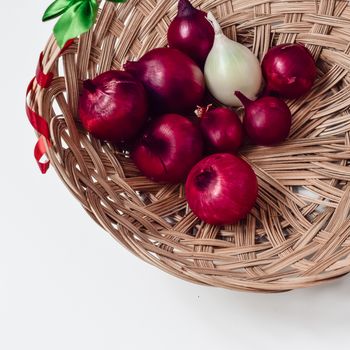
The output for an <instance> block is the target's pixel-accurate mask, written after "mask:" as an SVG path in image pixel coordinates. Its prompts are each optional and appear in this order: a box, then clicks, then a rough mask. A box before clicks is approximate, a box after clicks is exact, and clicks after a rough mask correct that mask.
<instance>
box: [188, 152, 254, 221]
mask: <svg viewBox="0 0 350 350" xmlns="http://www.w3.org/2000/svg"><path fill="white" fill-rule="evenodd" d="M185 190H186V198H187V201H188V204H189V206H190V208H191V209H192V211H193V212H194V213H195V214H196V215H197V216H198V217H199V218H200V219H201V220H203V221H205V222H206V223H208V224H213V225H224V224H227V225H228V224H234V223H235V222H237V221H238V220H240V219H243V218H244V217H245V216H246V215H247V214H248V213H249V212H250V211H251V209H252V208H253V206H254V204H255V202H256V198H257V195H258V184H257V179H256V175H255V173H254V171H253V169H252V168H251V167H250V165H249V164H248V163H246V162H245V161H244V160H242V159H240V158H238V157H236V156H234V155H232V154H229V153H218V154H213V155H211V156H209V157H207V158H205V159H203V160H201V161H200V162H199V163H198V164H197V165H195V166H194V167H193V169H192V170H191V172H190V174H189V175H188V178H187V181H186V187H185Z"/></svg>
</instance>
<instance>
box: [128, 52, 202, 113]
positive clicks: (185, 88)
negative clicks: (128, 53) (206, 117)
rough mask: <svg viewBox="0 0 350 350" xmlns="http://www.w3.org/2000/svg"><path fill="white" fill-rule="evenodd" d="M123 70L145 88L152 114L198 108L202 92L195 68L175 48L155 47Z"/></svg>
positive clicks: (200, 73) (200, 75)
mask: <svg viewBox="0 0 350 350" xmlns="http://www.w3.org/2000/svg"><path fill="white" fill-rule="evenodd" d="M124 69H125V70H126V71H128V72H129V73H131V74H132V75H133V76H134V77H135V78H136V79H139V80H140V81H141V82H142V83H143V85H144V86H145V88H146V90H147V92H148V95H149V98H150V101H151V106H152V110H153V112H155V113H156V114H163V113H179V114H182V113H188V112H192V111H193V110H194V109H195V108H196V107H197V105H200V104H201V102H202V99H203V96H204V92H205V82H204V76H203V73H202V71H201V70H200V68H199V67H198V65H197V64H196V63H195V62H194V61H193V60H192V59H190V58H189V57H187V56H186V55H185V54H184V53H182V52H181V51H179V50H177V49H170V48H158V49H153V50H151V51H149V52H148V53H146V54H145V55H144V56H143V57H141V59H140V60H139V61H137V62H131V61H129V62H127V63H126V64H125V65H124Z"/></svg>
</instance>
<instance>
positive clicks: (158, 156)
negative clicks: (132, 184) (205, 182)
mask: <svg viewBox="0 0 350 350" xmlns="http://www.w3.org/2000/svg"><path fill="white" fill-rule="evenodd" d="M202 152H203V141H202V136H201V134H200V130H199V128H198V127H197V126H196V125H195V124H194V123H192V122H191V121H190V120H188V119H187V118H185V117H183V116H181V115H179V114H165V115H163V116H161V117H159V118H158V119H156V120H155V121H154V122H153V124H152V125H151V126H150V127H149V129H148V130H147V131H146V132H145V133H144V134H143V136H142V137H141V139H140V141H139V142H138V144H137V145H136V147H135V149H134V151H133V152H132V158H133V159H134V161H135V164H136V166H137V167H138V168H139V169H140V171H141V172H142V173H143V174H144V175H145V176H147V177H148V178H150V179H151V180H154V181H158V182H167V183H178V182H181V181H182V180H184V179H185V178H186V176H187V174H188V173H189V171H190V170H191V168H192V166H193V165H194V164H196V162H198V161H199V159H201V156H202Z"/></svg>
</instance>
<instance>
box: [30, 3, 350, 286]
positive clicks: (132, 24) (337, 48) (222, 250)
mask: <svg viewBox="0 0 350 350" xmlns="http://www.w3.org/2000/svg"><path fill="white" fill-rule="evenodd" d="M192 3H193V5H194V6H197V7H200V8H202V9H203V10H205V11H208V10H210V11H213V13H214V14H215V15H216V16H217V18H218V19H219V22H220V24H221V25H222V26H223V28H224V31H225V33H226V34H227V35H228V36H230V37H232V38H235V39H237V40H238V41H240V42H242V43H244V44H245V45H246V46H248V47H249V48H251V49H252V51H253V52H254V53H255V54H256V55H257V56H258V57H259V58H260V59H261V58H262V57H263V55H264V53H265V52H266V51H267V50H268V48H269V47H270V46H272V45H276V44H280V43H286V42H299V43H303V44H306V45H307V46H308V48H309V49H310V50H311V52H312V54H313V55H314V57H315V58H317V59H318V69H319V76H318V80H317V83H316V86H315V88H314V89H313V91H312V92H311V93H309V94H308V95H307V96H305V97H303V98H301V99H299V100H297V101H289V105H290V108H291V110H292V113H293V127H292V135H291V138H290V140H289V141H287V142H285V143H284V144H282V145H280V146H277V147H273V148H264V147H250V148H246V149H244V150H243V151H242V157H244V158H245V159H246V160H247V161H248V162H249V163H250V164H251V165H252V166H253V168H254V170H255V172H256V174H257V176H258V178H259V185H260V194H259V199H258V202H257V205H256V206H255V208H254V210H253V212H252V214H251V215H249V217H248V218H247V220H245V221H242V222H240V223H239V224H237V225H230V226H225V227H213V226H210V225H207V224H204V223H202V222H200V221H199V220H198V219H197V218H196V217H195V216H194V215H193V214H192V213H191V211H190V210H189V209H188V206H187V203H186V199H185V196H184V189H183V186H182V185H175V186H174V185H160V184H155V183H152V182H151V181H149V180H147V179H146V178H144V177H143V176H141V174H140V173H139V172H138V170H137V169H136V168H135V166H134V164H133V163H132V161H131V160H130V159H129V158H128V156H127V155H126V154H123V153H122V152H120V151H119V150H118V149H116V148H114V147H113V146H112V145H110V144H107V143H103V142H100V141H98V140H95V139H92V138H91V137H90V136H89V135H87V134H86V133H85V132H84V130H82V128H81V126H80V125H79V120H78V115H77V102H78V96H79V89H81V83H82V81H83V80H84V79H87V78H93V77H94V76H96V74H99V73H101V72H103V71H106V70H109V69H111V68H113V69H119V68H120V67H121V65H122V64H123V63H124V62H125V61H127V60H130V59H136V58H138V57H140V56H141V55H143V54H144V53H145V52H147V51H148V50H150V49H152V48H154V47H160V46H165V45H166V32H167V28H168V26H169V23H170V21H171V19H172V18H173V17H174V16H175V14H176V10H177V8H176V0H128V1H127V3H125V4H112V3H109V2H107V3H105V2H102V3H101V4H100V9H101V11H100V14H99V17H98V22H97V24H96V26H95V28H94V29H93V30H91V31H90V32H89V33H87V34H85V35H83V36H82V37H81V38H80V39H79V40H78V39H77V40H75V42H74V44H73V45H71V46H70V47H69V49H68V50H66V51H65V52H64V54H63V55H59V52H60V50H59V48H58V47H57V45H56V43H55V40H54V39H53V38H51V39H50V40H49V42H48V44H47V46H46V48H45V50H44V60H43V66H44V70H45V71H46V72H47V71H50V70H51V71H52V72H53V73H54V75H55V78H54V80H53V82H52V84H51V85H50V87H48V88H46V89H42V88H40V87H39V86H38V85H37V84H35V85H34V90H33V92H32V93H31V95H30V105H31V108H33V109H34V110H35V111H37V112H38V113H40V114H41V115H43V116H44V117H45V118H46V120H47V121H48V122H49V124H50V132H51V141H52V148H51V149H50V151H49V158H50V160H51V162H52V165H53V166H54V168H55V169H56V170H57V172H58V174H59V175H60V177H61V179H62V180H63V181H64V182H65V183H66V185H67V186H68V188H69V189H70V191H71V192H72V194H73V195H74V196H75V197H76V198H77V199H78V200H79V201H80V202H81V204H82V205H83V207H84V209H85V210H86V211H87V213H88V214H89V215H90V216H91V217H92V218H93V219H94V220H95V221H96V222H97V223H98V224H100V225H101V226H102V227H103V228H104V229H105V230H107V231H108V232H110V233H111V234H112V235H113V237H115V238H116V239H117V240H118V241H119V242H120V243H121V244H123V245H124V246H125V247H126V248H127V249H129V250H130V251H132V252H133V253H134V254H135V255H137V256H139V257H141V258H142V259H144V260H145V261H147V262H149V263H151V264H153V265H156V266H158V267H159V268H161V269H163V270H165V271H167V272H168V273H171V274H173V275H175V276H177V277H180V278H183V279H186V280H189V281H192V282H196V283H202V284H206V285H212V286H219V287H223V288H231V289H240V290H249V291H265V292H266V291H268V292H276V291H285V290H290V289H293V288H300V287H307V286H311V285H315V284H318V283H321V282H323V281H326V280H331V279H333V278H335V277H338V276H340V275H344V274H346V273H348V272H349V271H350V218H349V215H350V195H349V194H350V186H349V183H350V168H349V159H350V112H349V109H348V106H349V104H350V74H349V71H350V46H349V38H350V7H348V5H347V2H346V1H336V0H320V1H317V0H316V1H309V0H306V1H292V0H291V1H288V2H287V1H283V0H270V1H269V0H194V1H193V2H192ZM306 189H307V190H309V191H306ZM310 191H311V192H310Z"/></svg>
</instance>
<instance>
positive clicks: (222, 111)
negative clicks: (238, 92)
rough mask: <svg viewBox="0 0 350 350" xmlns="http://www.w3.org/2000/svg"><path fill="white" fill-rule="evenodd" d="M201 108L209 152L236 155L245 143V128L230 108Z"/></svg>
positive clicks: (203, 132) (202, 124) (199, 113)
mask: <svg viewBox="0 0 350 350" xmlns="http://www.w3.org/2000/svg"><path fill="white" fill-rule="evenodd" d="M209 108H210V107H208V108H199V109H198V116H199V117H200V128H201V131H202V134H203V137H204V140H205V141H206V144H207V147H208V150H209V151H213V152H228V153H234V152H236V151H237V150H238V148H239V147H241V145H242V143H243V136H244V134H243V127H242V123H241V121H240V119H239V117H238V115H237V114H236V113H235V112H233V111H232V110H230V109H229V108H225V107H220V108H215V109H212V110H210V109H209Z"/></svg>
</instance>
